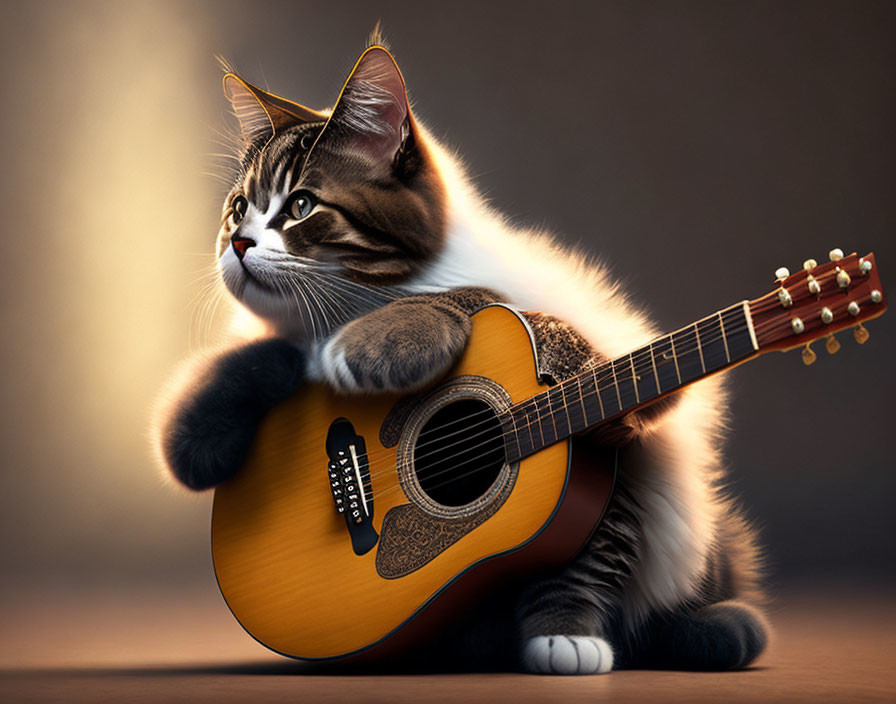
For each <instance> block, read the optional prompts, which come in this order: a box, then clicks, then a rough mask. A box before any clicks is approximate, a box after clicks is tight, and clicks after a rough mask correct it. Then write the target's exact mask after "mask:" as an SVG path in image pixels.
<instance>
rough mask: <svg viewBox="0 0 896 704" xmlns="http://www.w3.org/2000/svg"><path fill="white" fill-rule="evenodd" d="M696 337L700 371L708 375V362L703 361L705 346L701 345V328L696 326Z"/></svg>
mask: <svg viewBox="0 0 896 704" xmlns="http://www.w3.org/2000/svg"><path fill="white" fill-rule="evenodd" d="M694 337H696V338H697V354H698V355H700V369H702V370H703V373H704V374H706V361H705V360H704V359H703V346H702V345H701V344H700V326H699V325H694Z"/></svg>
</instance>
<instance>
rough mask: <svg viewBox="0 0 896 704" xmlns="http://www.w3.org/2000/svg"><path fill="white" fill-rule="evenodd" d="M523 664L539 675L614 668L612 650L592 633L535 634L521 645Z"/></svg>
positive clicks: (529, 670)
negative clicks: (585, 634)
mask: <svg viewBox="0 0 896 704" xmlns="http://www.w3.org/2000/svg"><path fill="white" fill-rule="evenodd" d="M522 659H523V667H524V668H525V670H526V671H527V672H532V673H534V674H539V675H601V674H604V673H606V672H609V671H610V670H612V669H613V650H612V649H611V648H610V644H609V643H607V641H605V640H604V639H603V638H596V637H594V636H536V637H534V638H530V639H529V640H527V641H526V642H525V644H524V645H523V652H522Z"/></svg>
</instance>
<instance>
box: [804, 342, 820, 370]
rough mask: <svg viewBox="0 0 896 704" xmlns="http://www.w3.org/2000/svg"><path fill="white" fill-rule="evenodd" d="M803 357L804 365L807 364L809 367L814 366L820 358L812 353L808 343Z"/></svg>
mask: <svg viewBox="0 0 896 704" xmlns="http://www.w3.org/2000/svg"><path fill="white" fill-rule="evenodd" d="M802 357H803V364H805V365H806V366H807V367H808V366H809V365H810V364H812V363H813V362H814V361H815V360H816V359H818V357H817V356H816V355H815V353H814V352H813V351H812V348H811V347H810V346H809V343H808V342H807V343H806V346H805V347H803V352H802Z"/></svg>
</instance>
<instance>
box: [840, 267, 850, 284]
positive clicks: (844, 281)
mask: <svg viewBox="0 0 896 704" xmlns="http://www.w3.org/2000/svg"><path fill="white" fill-rule="evenodd" d="M849 281H850V279H849V274H847V273H846V272H845V271H844V270H843V269H841V270H840V271H838V272H837V285H838V286H839V287H840V288H848V287H849Z"/></svg>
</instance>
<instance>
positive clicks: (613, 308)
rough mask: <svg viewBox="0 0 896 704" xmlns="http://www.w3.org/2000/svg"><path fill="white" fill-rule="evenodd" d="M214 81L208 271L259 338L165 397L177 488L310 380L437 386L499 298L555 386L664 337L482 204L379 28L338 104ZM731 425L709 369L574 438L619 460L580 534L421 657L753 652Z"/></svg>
mask: <svg viewBox="0 0 896 704" xmlns="http://www.w3.org/2000/svg"><path fill="white" fill-rule="evenodd" d="M224 84H225V92H226V94H227V96H228V98H229V100H230V102H231V104H232V106H233V109H234V111H235V112H236V116H237V118H238V120H239V124H240V128H241V132H242V137H243V140H244V147H243V149H242V153H241V154H240V155H239V157H240V168H239V171H238V174H237V175H236V178H235V180H234V182H233V186H232V189H231V191H230V193H229V194H228V195H227V198H226V199H225V202H224V210H223V214H222V220H221V229H220V232H219V235H218V245H217V253H218V261H219V267H220V272H221V276H222V277H223V281H224V283H225V285H226V287H227V288H228V289H229V291H230V292H231V293H232V294H233V296H234V297H235V298H236V299H237V300H239V301H240V303H242V304H243V305H244V306H245V307H246V308H248V309H249V310H250V311H252V312H253V313H254V314H255V315H256V316H257V317H258V318H260V319H261V320H262V321H264V324H265V325H266V327H267V331H268V333H267V335H265V336H263V337H262V338H261V339H258V340H255V341H252V342H250V343H248V344H244V345H242V346H239V347H236V348H234V349H230V350H229V351H226V352H224V353H220V354H218V355H217V356H214V357H211V358H206V359H204V360H200V361H197V362H195V363H194V365H193V371H192V372H191V373H190V374H189V378H190V379H191V382H190V383H189V384H186V385H182V386H181V388H179V389H178V390H177V391H176V392H175V393H174V394H173V395H172V398H171V399H170V403H168V404H167V409H166V410H165V411H164V420H163V422H162V424H161V437H160V440H159V442H160V446H161V450H162V454H163V455H164V458H165V461H166V463H167V465H168V467H169V468H170V470H171V472H173V474H174V476H175V477H177V479H178V480H180V481H181V482H182V483H183V484H185V485H186V486H187V487H189V488H191V489H195V490H201V489H207V488H209V487H213V486H215V485H216V484H218V483H220V482H221V481H223V480H226V479H228V478H229V477H231V476H233V475H234V474H235V473H236V472H238V471H239V469H240V466H241V465H242V464H243V463H244V462H245V460H246V458H247V455H248V452H249V449H250V445H251V443H252V440H253V437H254V434H255V432H256V429H257V428H258V426H259V423H260V421H261V420H262V418H263V416H264V415H265V413H266V412H267V411H268V410H269V409H270V408H272V407H273V406H274V405H276V404H278V403H279V402H281V401H282V400H284V399H286V398H287V397H289V396H291V395H293V394H296V393H301V386H302V384H303V383H304V382H305V381H306V380H314V381H325V382H326V383H328V384H330V385H332V386H333V387H334V388H336V389H338V390H340V391H342V392H348V393H377V392H383V391H408V390H414V389H418V388H420V387H423V386H425V385H427V384H429V383H431V382H432V381H434V380H435V379H437V378H438V377H439V376H440V375H442V374H444V372H445V371H446V370H448V369H449V367H451V365H452V364H453V363H454V361H455V360H456V359H457V358H458V357H459V355H460V354H461V353H462V351H463V349H464V346H465V344H466V340H467V337H468V335H469V334H470V327H471V325H470V316H471V315H472V314H473V313H474V312H475V311H476V310H478V309H479V308H480V307H482V306H483V305H487V304H489V303H491V302H496V301H501V302H505V303H508V304H510V305H512V306H514V307H516V308H518V309H520V310H523V311H541V312H539V313H530V314H527V315H528V317H529V320H530V322H531V324H532V327H533V329H534V333H535V336H536V339H537V342H538V345H539V348H540V349H541V352H542V358H543V359H545V360H553V362H552V365H553V368H552V369H551V370H550V371H551V375H552V377H553V378H554V380H556V381H561V380H563V379H564V378H567V377H569V376H572V375H573V374H575V373H577V372H579V371H581V370H582V369H583V368H584V367H585V366H586V365H589V364H595V363H596V362H598V361H599V360H600V359H605V358H613V357H616V356H618V355H620V354H623V353H625V352H627V351H629V350H631V349H635V348H637V347H638V346H640V345H642V344H644V343H645V342H647V341H648V340H649V339H651V338H652V337H654V336H655V335H656V332H657V331H656V330H655V329H654V328H653V327H652V326H651V325H650V323H649V322H648V321H647V319H646V318H645V316H644V315H643V314H642V313H641V312H639V311H638V310H636V309H634V308H633V307H632V305H631V304H630V303H629V301H628V299H627V298H626V296H624V295H623V294H622V293H621V292H620V288H619V286H618V284H617V283H615V282H614V281H612V280H611V278H610V277H609V275H608V274H607V272H606V271H605V270H603V269H602V268H600V267H599V266H594V265H591V264H588V263H586V262H584V261H583V260H582V259H580V258H578V257H576V256H573V255H571V254H570V253H568V252H566V251H563V250H562V249H561V248H560V247H558V246H557V245H556V244H555V243H554V242H552V241H551V240H550V239H549V238H548V237H546V236H545V235H543V234H540V233H536V232H533V231H526V230H519V229H515V228H512V227H510V226H509V225H508V224H507V223H506V222H505V221H504V219H502V217H501V216H500V215H499V214H498V213H496V212H494V211H493V210H492V209H490V208H489V207H488V206H487V205H486V204H485V201H484V200H483V198H482V196H481V195H480V194H479V193H478V192H477V191H476V189H475V187H474V186H473V185H472V184H471V182H470V181H469V180H468V178H467V176H466V175H465V173H464V169H463V166H462V165H461V164H460V162H459V161H458V159H457V158H456V157H455V156H453V155H452V154H451V153H449V151H447V150H446V149H445V148H444V147H443V146H442V145H441V144H439V143H438V142H437V141H436V140H435V139H433V137H432V136H431V135H430V134H429V133H428V132H427V130H426V129H425V128H424V127H423V126H422V125H421V124H420V123H419V122H418V121H417V119H416V117H415V116H414V114H413V113H412V112H411V109H410V106H409V102H408V97H407V94H406V90H405V85H404V79H403V78H402V75H401V73H400V71H399V69H398V67H397V65H396V63H395V61H394V59H393V58H392V56H391V54H390V53H389V51H388V50H387V49H386V48H384V47H383V44H382V40H381V39H380V38H379V37H378V36H374V37H373V38H372V40H371V43H370V46H369V47H368V48H367V50H366V51H365V52H364V53H363V54H362V56H361V58H360V59H359V60H358V62H357V63H356V65H355V67H354V69H353V71H352V72H351V74H350V76H349V78H348V80H347V82H346V83H345V85H344V87H343V90H342V93H341V94H340V95H339V98H338V100H337V101H336V104H335V106H334V107H333V108H332V109H331V110H327V111H321V112H319V111H315V110H311V109H309V108H306V107H303V106H301V105H299V104H297V103H293V102H291V101H288V100H285V99H283V98H280V97H277V96H275V95H273V94H271V93H268V92H266V91H263V90H261V89H259V88H257V87H255V86H253V85H251V84H250V83H248V82H246V81H245V80H243V79H242V78H240V77H238V76H237V75H235V74H234V73H232V72H229V73H228V74H227V75H226V76H225V79H224ZM542 312H543V313H542ZM547 313H550V314H551V315H550V316H549V315H547ZM551 316H557V317H556V318H554V317H551ZM724 418H725V394H724V392H723V390H722V388H721V384H720V382H719V381H718V378H714V379H707V380H704V381H701V382H699V383H697V384H695V385H693V386H690V387H688V388H686V389H684V390H683V391H681V392H680V393H678V394H676V395H675V396H674V397H672V398H671V399H667V400H666V401H665V402H662V403H659V404H656V405H655V406H653V407H650V408H649V409H647V410H645V411H641V412H639V413H635V414H631V415H629V416H627V417H625V418H623V419H622V420H621V421H618V422H616V423H614V424H613V425H612V426H611V427H609V428H604V429H602V430H600V431H599V432H597V433H592V434H590V435H588V436H586V437H584V438H580V439H579V441H580V442H594V443H602V444H608V443H610V444H613V445H616V446H618V447H619V448H621V457H622V460H621V468H620V476H619V478H618V483H617V490H616V492H615V495H614V497H613V499H612V502H611V505H610V507H609V509H608V511H607V513H606V516H605V518H604V520H603V522H602V523H601V525H600V527H599V528H598V530H597V532H596V533H595V534H594V536H593V538H592V540H591V542H590V544H589V545H588V546H587V548H586V549H585V550H583V551H582V553H581V554H580V555H579V557H578V558H576V560H575V561H574V562H572V563H571V564H569V565H568V566H567V567H566V568H564V569H563V570H561V571H559V572H557V573H556V574H553V575H551V576H550V577H548V578H542V579H540V580H539V581H536V582H534V583H529V584H523V585H520V586H519V587H518V588H516V590H515V592H514V593H513V594H514V598H513V599H508V598H507V592H504V593H502V598H501V599H494V598H493V599H492V603H488V601H487V600H486V602H485V603H484V604H483V606H482V607H481V608H479V609H478V610H476V611H473V612H471V614H470V615H469V617H468V618H467V619H466V620H465V621H464V622H463V623H459V624H457V625H455V626H454V627H453V628H452V629H451V632H446V633H445V634H443V636H442V637H441V638H440V639H439V644H438V645H433V646H432V647H431V648H430V649H429V651H427V656H426V657H429V658H432V659H438V662H458V663H463V664H464V665H465V666H479V667H485V668H496V667H507V668H523V669H524V670H526V671H529V672H534V673H565V674H594V673H604V672H608V671H609V670H611V669H613V668H622V667H658V668H680V669H730V668H741V667H744V666H746V665H748V664H749V663H751V662H753V660H755V658H756V657H757V656H758V655H759V654H760V652H761V651H762V650H763V648H764V647H765V645H766V641H767V639H768V633H769V631H768V626H767V625H766V622H765V620H764V618H763V616H762V614H761V612H760V610H759V606H758V605H759V604H760V603H761V592H760V589H759V587H758V555H759V553H758V549H757V546H756V541H755V537H754V534H753V532H752V530H751V529H750V527H749V525H748V524H747V522H746V521H745V520H744V518H743V517H742V516H741V514H740V512H739V511H738V509H737V508H736V507H735V506H734V504H733V502H732V501H731V499H730V498H728V497H727V496H725V495H724V493H723V492H722V489H721V488H720V480H721V478H722V468H721V461H720V455H719V449H718V444H719V439H720V432H721V429H722V424H723V420H724ZM434 664H437V663H434Z"/></svg>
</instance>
